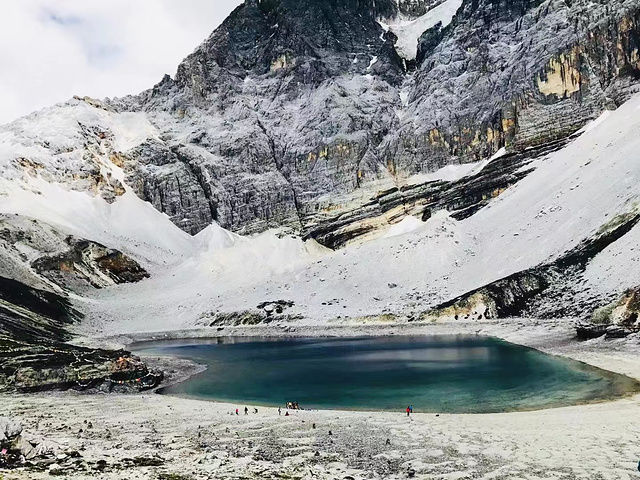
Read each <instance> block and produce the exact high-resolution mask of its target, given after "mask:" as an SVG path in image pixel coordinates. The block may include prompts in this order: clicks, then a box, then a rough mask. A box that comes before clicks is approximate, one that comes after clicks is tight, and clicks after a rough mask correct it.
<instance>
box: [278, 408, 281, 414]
mask: <svg viewBox="0 0 640 480" xmlns="http://www.w3.org/2000/svg"><path fill="white" fill-rule="evenodd" d="M278 415H282V408H280V407H278Z"/></svg>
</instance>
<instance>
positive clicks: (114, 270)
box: [31, 238, 149, 288]
mask: <svg viewBox="0 0 640 480" xmlns="http://www.w3.org/2000/svg"><path fill="white" fill-rule="evenodd" d="M67 243H68V244H69V246H70V247H71V248H70V249H69V250H67V251H66V252H63V253H61V254H57V255H53V256H44V257H40V258H38V259H37V260H35V261H34V262H33V263H32V264H31V265H32V267H33V268H34V269H35V271H36V272H38V273H40V274H41V275H43V276H45V277H47V278H49V279H50V280H52V281H53V282H54V283H56V284H58V285H65V286H67V285H70V284H78V283H88V284H89V285H91V286H93V287H95V288H103V287H106V286H109V285H114V284H119V283H135V282H139V281H140V280H143V279H145V278H148V277H149V274H148V273H147V272H146V271H145V270H144V268H142V267H141V266H140V265H139V264H138V262H136V261H135V260H133V259H131V258H130V257H128V256H127V255H125V254H123V253H122V252H120V251H118V250H115V249H109V248H106V247H105V246H103V245H100V244H98V243H95V242H91V241H88V240H76V239H74V238H68V239H67Z"/></svg>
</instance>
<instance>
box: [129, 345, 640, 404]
mask: <svg viewBox="0 0 640 480" xmlns="http://www.w3.org/2000/svg"><path fill="white" fill-rule="evenodd" d="M136 353H139V354H156V355H169V356H176V357H182V358H189V359H192V360H194V361H196V362H198V363H203V364H206V365H207V366H208V368H207V370H206V371H205V372H203V373H201V374H198V375H196V376H194V377H191V378H190V379H188V380H186V381H185V382H183V383H180V384H178V385H174V386H171V387H168V388H166V389H164V393H168V394H175V395H185V396H190V397H197V398H205V399H216V400H224V401H237V402H246V403H255V404H265V405H283V404H284V403H285V402H287V401H297V402H299V403H300V405H301V406H303V407H306V408H354V409H374V410H403V409H404V408H405V407H406V406H407V405H409V404H412V405H413V406H414V409H415V410H416V411H423V412H424V411H430V412H497V411H507V410H516V409H535V408H544V407H551V406H559V405H570V404H577V403H584V402H588V401H595V400H603V399H608V398H613V397H615V396H619V395H623V394H625V393H627V392H630V391H638V390H639V385H638V383H637V382H635V381H634V380H632V379H630V378H627V377H623V376H621V375H616V374H613V373H611V372H606V371H604V370H600V369H597V368H593V367H590V366H587V365H584V364H582V363H579V362H575V361H572V360H568V359H564V358H558V357H552V356H549V355H545V354H543V353H540V352H538V351H536V350H532V349H529V348H525V347H520V346H517V345H513V344H510V343H507V342H503V341H500V340H497V339H493V338H486V337H477V336H414V337H382V338H380V337H372V338H355V339H324V338H320V339H318V338H313V339H310V338H302V339H301V338H295V339H294V338H289V339H268V338H224V339H214V340H199V341H198V340H188V341H187V340H185V341H168V342H159V343H148V344H140V345H139V346H138V348H137V349H136Z"/></svg>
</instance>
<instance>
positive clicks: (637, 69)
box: [9, 0, 640, 240]
mask: <svg viewBox="0 0 640 480" xmlns="http://www.w3.org/2000/svg"><path fill="white" fill-rule="evenodd" d="M448 1H449V2H456V1H458V0H448ZM443 3H445V2H440V1H439V0H438V1H433V0H411V1H409V0H406V1H394V0H349V1H342V2H338V1H333V0H304V1H298V0H263V1H258V0H247V1H246V2H245V3H244V4H242V5H241V6H239V7H238V8H237V9H236V10H235V11H234V12H233V13H232V14H231V15H230V16H229V17H228V18H227V19H226V20H225V22H224V23H223V24H222V25H221V26H220V27H219V28H218V29H217V30H216V31H215V32H214V33H213V34H212V35H211V36H210V37H209V38H208V39H207V40H206V41H205V42H204V43H203V44H202V45H200V46H199V47H198V48H197V49H196V50H195V51H194V53H193V54H191V55H190V56H189V57H187V58H186V59H185V60H184V62H183V63H182V64H181V65H180V66H179V67H178V70H177V73H176V75H175V77H174V78H171V77H169V76H165V78H164V79H163V80H162V81H161V82H160V83H159V84H158V85H156V86H155V87H154V88H152V89H150V90H148V91H146V92H144V93H142V94H141V95H138V96H134V97H127V98H125V99H120V100H114V101H109V102H106V103H103V102H98V101H93V100H90V99H85V101H86V102H88V104H90V105H91V106H92V107H94V108H96V109H100V110H105V111H110V112H114V113H116V114H123V115H124V114H129V113H136V112H137V113H141V114H143V115H144V116H145V118H147V119H148V121H149V122H150V124H151V125H152V126H153V130H154V132H153V133H149V135H148V136H147V138H145V139H143V141H141V142H137V143H136V144H135V145H132V146H131V147H130V148H118V136H119V134H118V132H114V131H112V130H110V129H109V128H104V126H101V125H99V124H96V123H91V122H89V123H84V122H81V123H79V126H74V127H72V129H73V130H74V131H77V134H76V135H75V136H76V137H77V140H74V141H73V142H71V144H70V142H65V143H63V144H62V145H55V139H46V138H45V139H43V141H41V142H40V143H41V144H43V146H44V147H45V148H48V149H49V150H50V152H49V154H50V155H52V156H54V158H57V159H59V160H62V159H63V158H64V157H68V156H70V154H71V153H72V151H73V150H78V154H77V155H76V158H77V160H78V161H77V163H76V164H74V165H71V166H70V165H69V164H68V162H58V163H57V164H54V165H49V166H47V167H46V168H43V165H42V164H40V163H39V162H38V160H36V159H34V158H30V157H28V156H20V157H16V158H14V159H13V160H14V163H15V166H16V167H17V168H18V169H20V170H22V171H24V172H30V174H35V175H40V176H44V177H47V178H55V179H56V180H62V181H64V182H66V183H68V184H71V185H72V188H74V189H78V190H83V191H87V190H88V191H91V192H93V193H94V194H99V195H101V196H102V197H103V198H105V199H107V200H108V201H114V200H115V199H116V198H117V196H119V195H122V194H123V193H124V188H123V185H122V181H124V182H126V183H127V184H128V185H130V186H131V187H132V188H133V190H134V191H135V193H136V194H137V195H138V196H140V198H142V199H144V200H147V201H149V202H150V203H152V204H153V205H154V206H155V207H156V208H157V209H158V210H160V211H161V212H164V213H166V214H167V215H169V217H170V218H171V220H172V221H173V222H174V223H175V224H176V225H178V226H179V227H180V228H182V229H183V230H184V231H186V232H188V233H190V234H195V233H197V232H199V231H201V230H202V229H204V228H205V227H206V226H208V225H209V224H210V223H211V222H212V221H216V222H218V223H219V224H220V225H221V226H223V227H224V228H227V229H230V230H232V231H237V232H240V233H255V232H259V231H263V230H265V229H268V228H271V227H279V226H283V225H284V226H290V227H293V228H294V229H295V230H303V231H305V232H314V231H316V230H326V229H327V228H329V227H328V226H326V225H322V222H323V218H324V217H325V216H326V214H327V213H330V214H331V215H330V216H335V214H336V213H339V212H343V213H347V212H350V211H353V210H354V209H358V208H362V207H364V206H366V205H367V204H369V203H370V202H371V201H375V198H376V195H377V193H378V192H379V191H382V190H387V189H389V188H401V187H402V186H403V185H404V184H405V183H406V179H407V178H409V177H411V176H412V175H414V174H418V173H428V172H433V171H435V170H437V169H439V168H441V167H443V166H446V165H449V164H459V163H468V162H473V161H479V160H482V159H486V158H488V157H490V156H491V155H492V154H494V153H495V152H496V151H497V150H499V149H500V148H502V147H506V148H508V149H509V150H510V151H514V152H518V151H523V150H525V149H526V148H528V147H531V146H536V145H541V144H546V143H550V142H554V141H556V140H558V139H562V138H565V137H567V136H568V135H570V134H572V133H573V132H575V131H576V130H578V129H579V128H580V127H581V126H583V125H584V124H585V123H586V122H587V121H588V120H590V119H593V118H594V117H596V116H597V115H599V114H600V113H601V112H602V111H603V110H604V109H606V108H610V107H613V106H615V105H619V104H620V103H622V102H623V101H624V100H626V99H628V98H629V96H630V95H631V94H632V93H633V92H635V91H637V78H638V74H639V73H640V63H639V60H638V41H639V36H638V34H639V31H638V28H639V27H638V22H639V20H640V18H638V16H639V15H640V4H639V3H638V2H637V1H635V0H615V1H613V2H604V1H602V2H590V1H586V0H577V1H572V2H567V1H564V0H546V1H541V0H464V1H463V2H462V3H461V6H460V8H459V9H458V13H457V14H456V15H455V17H454V18H453V20H452V21H451V23H450V24H448V25H444V24H442V22H438V23H435V25H434V26H433V27H432V28H429V29H427V30H426V31H425V32H423V33H422V36H421V37H420V39H419V41H418V45H416V48H417V52H418V54H417V57H416V60H415V61H413V60H411V61H409V60H408V59H403V58H401V56H400V55H399V54H398V51H397V49H396V48H395V45H396V43H397V41H398V38H397V37H396V35H395V34H394V33H393V32H392V31H386V30H385V28H383V26H384V22H380V19H385V21H386V19H390V18H391V19H393V18H404V19H406V20H405V22H409V24H411V21H412V19H414V20H413V21H414V23H415V25H417V26H419V25H422V24H421V23H416V22H418V21H419V20H420V19H421V18H422V15H425V14H426V15H429V14H430V13H429V12H430V11H431V10H432V9H433V8H434V7H437V6H440V5H442V4H443ZM417 26H416V27H415V28H418V27H417ZM9 128H11V127H9ZM13 131H14V132H16V135H17V137H18V141H20V142H23V143H24V144H25V145H26V144H29V143H31V142H32V139H31V138H29V137H28V136H25V132H24V131H20V128H16V127H14V129H13ZM49 142H50V143H49ZM100 158H102V160H101V159H100ZM105 159H106V161H108V162H112V163H113V164H114V165H116V166H117V167H122V168H123V169H124V172H125V176H124V177H123V178H121V179H118V178H115V177H113V176H109V175H107V174H106V173H105V169H104V168H102V166H101V165H102V164H104V162H105ZM52 166H53V168H54V170H53V171H52V169H51V167H52ZM69 167H71V168H69ZM71 172H73V173H71ZM61 177H62V178H61ZM426 190H427V191H430V190H431V189H430V188H427V189H426ZM441 203H442V202H441ZM407 210H408V211H411V208H410V206H409V207H408V208H407ZM396 220H397V221H399V220H401V217H394V219H393V221H396ZM319 239H320V240H322V239H321V238H319Z"/></svg>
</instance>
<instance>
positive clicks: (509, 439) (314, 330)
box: [0, 320, 640, 480]
mask: <svg viewBox="0 0 640 480" xmlns="http://www.w3.org/2000/svg"><path fill="white" fill-rule="evenodd" d="M205 333H207V332H205V331H199V332H198V331H193V332H191V336H194V337H196V336H205V335H204V334H205ZM208 333H209V335H210V334H211V332H208ZM444 333H448V334H452V333H460V334H471V333H473V334H480V335H491V336H496V337H500V338H503V339H505V340H508V341H511V342H514V343H519V344H522V345H527V346H530V347H534V348H537V349H539V350H542V351H545V352H547V353H551V354H556V355H563V356H568V357H571V358H574V359H576V360H580V361H583V362H586V363H589V364H591V365H594V366H597V367H601V368H604V369H607V370H610V371H614V372H617V373H622V374H625V375H628V376H631V377H633V378H636V379H640V355H638V353H640V339H638V338H636V337H635V336H632V337H629V338H627V339H625V340H593V341H589V342H577V341H575V340H573V329H572V328H571V325H570V324H568V323H567V322H535V321H531V320H513V321H509V322H500V323H483V324H479V323H476V324H468V325H464V324H462V325H411V324H402V325H384V326H383V325H347V324H341V325H332V326H324V327H318V326H315V327H313V326H309V325H306V326H305V325H300V326H296V327H287V331H285V330H284V329H282V328H278V327H254V328H246V327H245V328H235V329H232V328H229V329H226V330H225V331H224V333H223V334H224V335H230V336H232V335H250V336H261V335H280V334H282V335H289V336H290V335H299V336H310V335H322V336H334V335H342V336H353V335H366V334H382V335H389V334H395V335H403V334H444ZM216 334H221V333H220V332H216ZM165 335H166V336H175V337H179V336H185V332H174V333H171V334H168V333H163V334H161V335H158V337H164V336H165ZM150 337H153V336H150ZM129 340H131V339H128V340H127V339H122V338H120V339H111V340H110V342H111V343H114V344H115V343H118V342H123V341H129ZM137 340H140V339H137ZM134 350H135V348H134ZM163 362H165V363H164V366H165V368H169V369H172V370H173V373H172V378H178V377H179V376H180V375H185V374H188V373H192V372H193V371H195V370H194V369H193V368H192V367H191V366H188V365H187V364H186V363H181V362H175V361H173V362H166V361H163V360H156V363H157V364H159V365H160V364H163ZM249 407H250V410H249V411H250V413H249V415H246V416H245V415H243V414H242V410H243V408H244V405H233V404H226V403H215V402H206V401H198V400H191V399H184V398H177V397H170V396H164V395H158V394H155V393H152V392H146V393H143V394H139V395H116V394H93V395H86V394H80V393H77V392H60V393H46V394H45V393H43V394H33V395H12V396H3V397H2V402H1V403H0V415H2V416H11V417H14V418H16V419H17V420H19V421H20V422H21V423H22V425H23V427H24V429H25V431H27V432H29V433H30V434H34V435H37V436H40V437H44V438H46V439H47V441H48V442H50V443H51V444H52V445H54V446H55V447H56V448H57V449H58V451H59V452H60V453H59V455H58V457H57V461H56V463H52V464H51V465H48V466H47V467H46V468H41V471H35V470H33V469H24V470H14V471H9V472H2V474H1V475H2V478H6V479H39V478H50V477H51V476H53V475H59V476H61V477H63V478H79V479H80V478H86V479H90V478H91V479H94V478H95V479H173V480H184V479H226V478H229V479H240V478H243V479H245V478H246V479H249V478H256V479H258V478H260V479H262V478H273V479H307V478H309V479H311V478H314V479H332V480H333V479H370V478H371V479H378V478H380V479H382V478H389V479H401V478H418V479H420V478H422V479H458V478H482V479H513V478H522V479H551V478H554V479H574V478H584V479H631V478H637V476H638V471H637V465H638V460H640V442H638V438H640V423H639V422H638V418H640V395H635V396H631V397H627V398H622V399H618V400H614V401H610V402H604V403H598V404H589V405H580V406H572V407H563V408H554V409H548V410H541V411H533V412H514V413H501V414H483V415H451V414H439V415H438V414H423V413H420V412H416V413H414V414H413V416H412V417H411V418H407V416H406V415H405V414H404V412H355V411H296V412H291V415H290V416H288V417H285V416H284V410H283V412H282V415H278V411H277V409H275V408H264V407H259V408H258V413H254V411H253V407H251V406H250V405H249ZM236 408H240V410H241V414H240V415H239V416H236V415H235V409H236ZM76 452H77V453H76Z"/></svg>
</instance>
